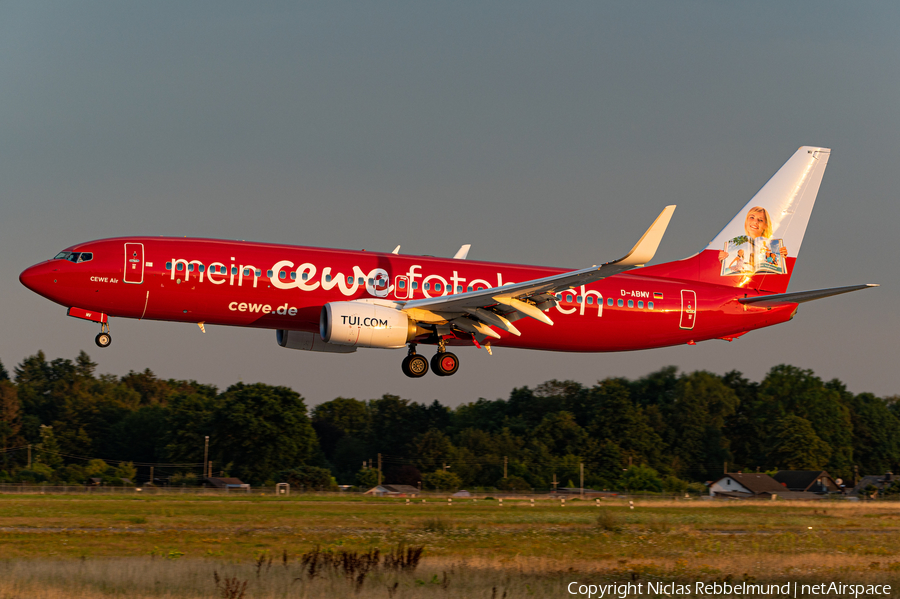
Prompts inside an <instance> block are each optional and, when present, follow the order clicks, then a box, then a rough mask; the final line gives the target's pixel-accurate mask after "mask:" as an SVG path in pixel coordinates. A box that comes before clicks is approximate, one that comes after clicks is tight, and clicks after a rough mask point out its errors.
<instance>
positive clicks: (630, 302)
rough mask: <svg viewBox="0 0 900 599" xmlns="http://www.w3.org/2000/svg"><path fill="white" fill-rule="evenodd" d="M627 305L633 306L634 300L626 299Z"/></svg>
mask: <svg viewBox="0 0 900 599" xmlns="http://www.w3.org/2000/svg"><path fill="white" fill-rule="evenodd" d="M628 307H629V308H634V300H628Z"/></svg>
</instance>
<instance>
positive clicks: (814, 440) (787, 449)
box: [769, 414, 831, 470]
mask: <svg viewBox="0 0 900 599" xmlns="http://www.w3.org/2000/svg"><path fill="white" fill-rule="evenodd" d="M769 444H770V449H769V464H770V465H771V466H774V467H776V468H780V469H783V470H820V469H822V468H823V467H824V466H825V464H826V463H827V462H828V459H829V458H830V457H831V448H830V447H829V446H828V443H826V442H825V441H823V440H822V439H821V438H819V436H818V435H817V434H816V431H815V429H813V426H812V423H810V421H809V420H807V419H806V418H801V417H800V416H794V415H792V414H791V415H788V416H785V417H784V418H782V419H781V420H779V421H778V423H777V425H776V427H775V429H774V430H773V431H772V436H771V438H770V441H769Z"/></svg>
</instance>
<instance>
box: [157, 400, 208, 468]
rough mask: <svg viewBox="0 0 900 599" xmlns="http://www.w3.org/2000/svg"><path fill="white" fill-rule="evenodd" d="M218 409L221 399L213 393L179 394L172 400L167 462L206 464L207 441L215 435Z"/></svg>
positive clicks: (169, 411) (166, 427) (168, 413)
mask: <svg viewBox="0 0 900 599" xmlns="http://www.w3.org/2000/svg"><path fill="white" fill-rule="evenodd" d="M216 409H217V396H216V394H215V393H214V392H210V391H209V390H198V391H197V392H193V393H181V392H179V393H174V394H173V395H171V396H170V397H169V403H168V407H167V409H166V423H165V430H166V434H165V437H164V438H165V441H166V448H165V453H166V455H167V457H168V460H167V461H169V462H187V463H191V462H193V463H199V462H202V461H203V448H204V446H205V443H206V439H205V437H206V436H209V435H212V432H213V427H214V423H213V418H214V415H215V410H216ZM204 466H205V464H204Z"/></svg>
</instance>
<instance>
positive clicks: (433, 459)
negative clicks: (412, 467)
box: [412, 428, 455, 472]
mask: <svg viewBox="0 0 900 599" xmlns="http://www.w3.org/2000/svg"><path fill="white" fill-rule="evenodd" d="M454 452H455V448H454V447H453V443H451V442H450V438H449V437H448V436H447V435H445V434H444V433H442V432H441V431H439V430H437V429H433V428H432V429H428V430H427V431H425V432H424V433H422V434H421V435H418V436H417V437H415V438H414V439H413V441H412V454H413V455H414V456H416V467H418V469H419V470H421V471H423V472H424V471H428V470H438V469H440V468H442V467H443V465H444V464H446V463H447V462H449V461H450V459H451V458H452V457H453V454H454Z"/></svg>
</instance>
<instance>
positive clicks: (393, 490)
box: [364, 485, 419, 497]
mask: <svg viewBox="0 0 900 599" xmlns="http://www.w3.org/2000/svg"><path fill="white" fill-rule="evenodd" d="M418 494H419V489H418V488H417V487H413V486H412V485H378V486H376V487H372V488H371V489H369V490H368V491H366V492H365V493H364V495H375V496H376V497H415V496H416V495H418Z"/></svg>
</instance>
